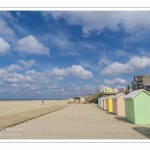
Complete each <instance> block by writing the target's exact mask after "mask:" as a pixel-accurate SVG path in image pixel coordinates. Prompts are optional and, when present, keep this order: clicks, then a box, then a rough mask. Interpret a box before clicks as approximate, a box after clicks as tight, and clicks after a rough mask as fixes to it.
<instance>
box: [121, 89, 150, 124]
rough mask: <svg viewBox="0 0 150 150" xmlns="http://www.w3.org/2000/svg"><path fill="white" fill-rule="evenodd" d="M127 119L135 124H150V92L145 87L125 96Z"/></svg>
mask: <svg viewBox="0 0 150 150" xmlns="http://www.w3.org/2000/svg"><path fill="white" fill-rule="evenodd" d="M124 100H125V117H126V120H127V121H129V122H131V123H133V124H150V93H149V92H147V91H146V90H144V89H140V90H136V91H132V92H130V93H129V94H128V95H126V96H125V97H124Z"/></svg>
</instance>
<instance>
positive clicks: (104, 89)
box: [102, 86, 110, 93]
mask: <svg viewBox="0 0 150 150" xmlns="http://www.w3.org/2000/svg"><path fill="white" fill-rule="evenodd" d="M109 89H110V88H109V87H107V86H106V87H103V89H102V91H103V92H104V93H108V91H109Z"/></svg>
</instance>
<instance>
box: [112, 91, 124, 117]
mask: <svg viewBox="0 0 150 150" xmlns="http://www.w3.org/2000/svg"><path fill="white" fill-rule="evenodd" d="M125 96H126V94H125V93H118V94H116V95H115V96H114V97H113V113H114V114H116V115H117V116H122V117H123V116H125V104H124V97H125Z"/></svg>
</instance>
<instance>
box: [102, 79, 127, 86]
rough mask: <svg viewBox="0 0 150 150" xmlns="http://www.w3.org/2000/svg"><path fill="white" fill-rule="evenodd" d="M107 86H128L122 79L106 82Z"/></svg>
mask: <svg viewBox="0 0 150 150" xmlns="http://www.w3.org/2000/svg"><path fill="white" fill-rule="evenodd" d="M105 83H106V84H107V85H124V84H127V81H126V80H124V79H121V78H116V79H113V80H105Z"/></svg>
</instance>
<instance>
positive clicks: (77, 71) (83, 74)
mask: <svg viewBox="0 0 150 150" xmlns="http://www.w3.org/2000/svg"><path fill="white" fill-rule="evenodd" d="M52 75H55V76H62V77H66V76H68V75H72V76H76V77H79V78H82V79H91V78H93V74H92V73H91V72H90V71H88V70H85V69H84V68H83V67H82V66H77V65H73V66H72V67H71V68H70V67H68V68H66V69H58V68H54V69H53V70H52Z"/></svg>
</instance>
